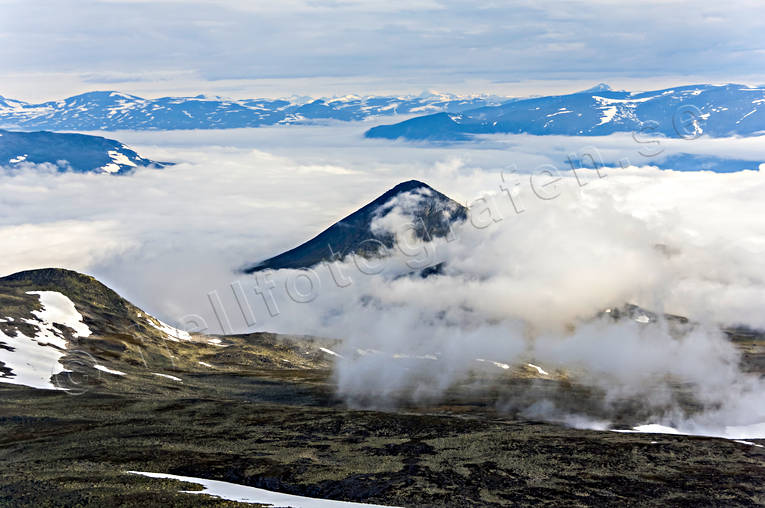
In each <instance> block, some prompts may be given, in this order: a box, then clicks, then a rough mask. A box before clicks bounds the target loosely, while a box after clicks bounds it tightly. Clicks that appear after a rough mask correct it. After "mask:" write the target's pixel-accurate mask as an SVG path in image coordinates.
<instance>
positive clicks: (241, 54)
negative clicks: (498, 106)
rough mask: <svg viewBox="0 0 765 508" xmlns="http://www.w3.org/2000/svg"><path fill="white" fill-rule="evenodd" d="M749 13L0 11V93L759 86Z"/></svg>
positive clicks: (632, 5)
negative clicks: (697, 84) (693, 84)
mask: <svg viewBox="0 0 765 508" xmlns="http://www.w3.org/2000/svg"><path fill="white" fill-rule="evenodd" d="M763 17H765V7H764V6H763V5H762V2H760V1H754V0H731V1H727V2H719V1H710V0H700V1H694V2H689V1H678V0H646V1H641V2H636V1H632V2H623V1H612V0H587V1H585V0H567V1H563V0H553V1H548V2H532V1H526V0H516V1H504V2H501V1H490V0H477V1H472V2H454V1H450V0H409V1H398V0H387V1H381V0H371V1H353V0H346V1H341V0H334V1H331V0H282V1H278V2H273V1H268V2H262V1H254V2H253V1H241V0H196V1H194V0H192V1H183V2H181V1H178V0H153V1H148V0H77V1H76V2H72V1H61V0H0V62H3V63H2V67H1V69H2V72H1V73H0V95H4V96H7V97H17V98H20V99H26V100H40V99H51V98H59V97H63V96H66V95H71V94H73V93H78V92H82V91H87V90H104V89H117V90H121V91H125V92H132V93H137V94H140V95H145V96H158V95H166V94H196V93H209V94H220V95H226V96H232V97H247V96H250V97H252V96H286V95H291V94H304V95H342V94H346V93H418V92H420V91H422V90H423V89H438V90H445V91H452V92H457V93H499V94H506V95H529V94H534V93H554V92H564V91H572V90H576V89H579V88H583V87H587V86H591V85H593V84H595V83H598V82H601V81H605V82H609V83H610V84H612V85H614V86H616V87H619V88H630V89H638V88H639V89H648V88H654V87H661V86H672V85H674V84H679V83H690V82H702V81H703V82H743V83H748V84H761V83H763V82H765V71H763V70H762V69H765V31H763V30H762V23H761V20H762V19H763Z"/></svg>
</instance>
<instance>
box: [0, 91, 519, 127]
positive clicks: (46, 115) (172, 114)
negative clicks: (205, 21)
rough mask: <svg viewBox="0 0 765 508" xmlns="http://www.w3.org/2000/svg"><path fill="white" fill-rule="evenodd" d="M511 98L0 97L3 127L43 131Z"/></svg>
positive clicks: (270, 119)
mask: <svg viewBox="0 0 765 508" xmlns="http://www.w3.org/2000/svg"><path fill="white" fill-rule="evenodd" d="M508 100H511V99H509V98H507V97H493V96H456V95H449V94H438V93H423V94H422V95H419V96H405V97H392V96H389V97H377V96H367V97H360V96H356V95H348V96H344V97H335V98H325V99H316V100H308V101H305V100H304V99H299V98H293V99H243V100H230V99H224V98H221V97H206V96H202V95H198V96H196V97H163V98H159V99H144V98H141V97H137V96H135V95H128V94H123V93H119V92H89V93H84V94H81V95H75V96H73V97H69V98H67V99H63V100H58V101H49V102H44V103H41V104H29V103H26V102H22V101H18V100H14V99H7V98H4V97H0V127H4V128H13V129H23V130H31V129H45V130H52V131H58V130H80V131H93V130H118V129H130V130H149V129H151V130H176V129H232V128H239V127H258V126H264V125H275V124H304V123H311V122H315V121H320V120H340V121H351V120H364V119H366V118H369V117H375V116H392V115H397V114H398V115H424V114H429V113H436V112H449V113H459V112H461V111H465V110H468V109H475V108H479V107H485V106H496V105H499V104H502V103H505V102H507V101H508Z"/></svg>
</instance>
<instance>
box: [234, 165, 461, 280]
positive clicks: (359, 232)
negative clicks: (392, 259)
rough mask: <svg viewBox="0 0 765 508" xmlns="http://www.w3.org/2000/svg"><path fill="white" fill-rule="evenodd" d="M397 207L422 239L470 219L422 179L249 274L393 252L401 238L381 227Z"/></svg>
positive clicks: (249, 270) (403, 185)
mask: <svg viewBox="0 0 765 508" xmlns="http://www.w3.org/2000/svg"><path fill="white" fill-rule="evenodd" d="M395 209H398V210H399V211H400V212H402V213H403V214H405V215H406V217H407V218H408V220H410V221H411V223H412V224H414V229H413V232H414V234H415V236H416V237H417V238H420V239H433V238H441V237H445V236H447V235H448V234H449V230H450V225H451V224H452V223H455V222H458V221H464V220H465V219H467V208H465V207H464V206H462V205H461V204H459V203H457V202H456V201H454V200H452V199H450V198H449V197H447V196H445V195H444V194H441V193H440V192H438V191H437V190H435V189H433V188H432V187H430V186H429V185H427V184H425V183H423V182H419V181H417V180H409V181H407V182H403V183H400V184H398V185H396V186H395V187H393V188H392V189H390V190H389V191H387V192H385V193H384V194H382V195H381V196H380V197H378V198H377V199H375V200H374V201H372V202H371V203H369V204H367V205H365V206H364V207H362V208H360V209H359V210H357V211H355V212H353V213H352V214H350V215H349V216H347V217H345V218H344V219H342V220H340V221H339V222H337V223H335V224H333V225H332V226H330V227H329V228H327V229H326V230H324V231H323V232H321V233H320V234H319V235H317V236H316V237H314V238H312V239H311V240H308V241H307V242H305V243H303V244H301V245H299V246H297V247H295V248H294V249H291V250H289V251H287V252H284V253H282V254H279V255H277V256H274V257H272V258H269V259H266V260H265V261H261V262H259V263H257V264H254V265H251V266H249V267H247V268H245V269H244V272H245V273H254V272H258V271H262V270H279V269H282V268H293V269H300V268H310V267H312V266H315V265H317V264H319V263H321V262H323V261H334V260H339V259H342V258H344V257H346V256H348V255H350V254H358V255H361V256H364V257H370V256H375V255H378V254H381V252H380V251H381V250H384V249H390V248H393V247H394V245H395V240H396V239H395V236H394V235H393V234H391V233H390V232H389V231H385V230H379V229H376V228H375V224H374V222H375V220H376V219H383V218H385V217H387V216H388V214H390V213H391V212H393V211H394V210H395Z"/></svg>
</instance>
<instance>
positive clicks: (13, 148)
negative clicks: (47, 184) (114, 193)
mask: <svg viewBox="0 0 765 508" xmlns="http://www.w3.org/2000/svg"><path fill="white" fill-rule="evenodd" d="M28 163H35V164H46V163H47V164H52V165H53V167H55V168H56V170H58V171H60V172H64V171H69V170H71V171H75V172H77V173H111V174H124V173H127V172H130V171H132V170H133V169H135V168H137V167H155V168H161V167H163V166H165V165H167V164H166V163H160V162H154V161H151V160H148V159H144V158H143V157H141V156H140V155H138V154H137V153H136V152H134V151H133V150H131V149H130V148H128V147H126V146H125V145H123V144H122V143H120V142H119V141H115V140H113V139H107V138H102V137H100V136H89V135H85V134H59V133H55V132H46V131H40V132H13V131H7V130H0V166H7V167H10V168H11V169H14V168H19V167H22V166H23V165H25V164H28Z"/></svg>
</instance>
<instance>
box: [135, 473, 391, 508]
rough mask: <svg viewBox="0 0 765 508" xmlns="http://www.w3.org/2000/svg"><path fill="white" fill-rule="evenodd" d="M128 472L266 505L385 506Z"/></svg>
mask: <svg viewBox="0 0 765 508" xmlns="http://www.w3.org/2000/svg"><path fill="white" fill-rule="evenodd" d="M128 473H130V474H137V475H141V476H146V477H149V478H161V479H166V480H178V481H182V482H188V483H195V484H197V485H201V486H202V487H204V490H182V491H180V492H182V493H184V494H203V495H207V496H212V497H217V498H220V499H225V500H228V501H237V502H240V503H251V504H262V505H265V506H289V507H291V508H325V507H326V508H336V507H344V506H346V507H365V508H370V507H372V508H374V507H382V506H383V505H373V504H364V503H353V502H349V501H332V500H330V499H318V498H313V497H303V496H294V495H291V494H282V493H280V492H272V491H270V490H265V489H258V488H255V487H247V486H245V485H237V484H235V483H228V482H221V481H218V480H205V479H203V478H194V477H192V476H178V475H173V474H164V473H146V472H143V471H128Z"/></svg>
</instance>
